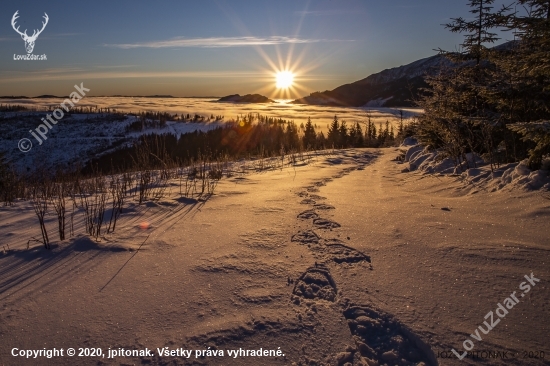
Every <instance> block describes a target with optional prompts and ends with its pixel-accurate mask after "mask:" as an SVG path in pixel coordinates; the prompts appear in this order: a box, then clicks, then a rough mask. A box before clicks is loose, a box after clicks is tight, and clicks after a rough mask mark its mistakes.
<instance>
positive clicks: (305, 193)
mask: <svg viewBox="0 0 550 366" xmlns="http://www.w3.org/2000/svg"><path fill="white" fill-rule="evenodd" d="M296 195H298V197H307V196H308V193H307V192H304V191H301V192H298V193H296Z"/></svg>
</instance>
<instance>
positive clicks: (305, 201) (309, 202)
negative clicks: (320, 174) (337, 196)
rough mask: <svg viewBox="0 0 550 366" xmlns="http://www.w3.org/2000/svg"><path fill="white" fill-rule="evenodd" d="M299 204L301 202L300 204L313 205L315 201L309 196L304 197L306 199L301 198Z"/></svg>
mask: <svg viewBox="0 0 550 366" xmlns="http://www.w3.org/2000/svg"><path fill="white" fill-rule="evenodd" d="M300 204H302V205H314V204H315V201H314V200H312V199H311V198H306V199H304V200H302V201H301V202H300Z"/></svg>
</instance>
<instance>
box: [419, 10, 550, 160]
mask: <svg viewBox="0 0 550 366" xmlns="http://www.w3.org/2000/svg"><path fill="white" fill-rule="evenodd" d="M493 3H494V0H471V1H469V2H468V5H469V7H470V8H471V10H470V13H472V19H471V20H469V19H464V18H462V17H459V18H454V19H452V20H451V22H450V23H449V24H447V25H446V28H447V29H449V30H450V31H451V32H457V33H464V34H465V37H464V42H463V44H462V47H463V50H462V51H461V52H446V51H443V50H441V53H442V54H444V55H445V56H446V57H448V58H449V59H451V60H452V61H453V62H454V64H455V65H456V66H455V67H449V68H447V69H442V70H441V71H440V73H439V74H438V75H435V76H433V77H429V78H428V80H427V82H428V84H429V88H428V89H427V90H426V95H425V96H424V97H423V99H422V100H421V101H420V106H421V107H422V108H424V110H425V114H424V115H422V116H421V117H420V119H419V124H418V129H417V131H416V135H417V136H418V138H419V140H420V142H422V143H423V144H426V145H428V146H430V147H432V148H434V149H439V150H441V151H443V152H444V153H445V154H446V155H447V156H449V157H451V158H453V159H454V160H455V161H456V164H457V165H459V166H462V167H463V168H469V167H471V166H472V161H471V160H469V159H468V158H467V157H468V156H471V153H475V154H477V155H480V156H482V157H483V158H484V160H485V161H487V162H489V163H490V164H491V167H498V166H499V165H500V164H503V163H509V162H516V161H519V160H523V159H525V158H529V166H530V168H531V169H539V168H540V167H541V164H542V162H543V160H544V159H545V158H546V157H547V156H548V155H549V154H550V122H549V121H550V83H549V81H550V1H548V0H518V1H516V2H515V3H514V4H512V5H510V6H503V7H502V8H500V9H498V10H496V9H495V8H494V6H493ZM516 9H517V10H516ZM497 30H501V31H502V30H504V31H509V33H508V34H510V35H513V37H514V41H511V42H508V43H506V44H504V45H501V46H498V47H493V48H489V47H487V45H491V44H493V43H494V42H496V41H497V40H499V38H498V37H497V33H496V31H497ZM474 160H475V159H474Z"/></svg>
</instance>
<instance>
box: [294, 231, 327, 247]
mask: <svg viewBox="0 0 550 366" xmlns="http://www.w3.org/2000/svg"><path fill="white" fill-rule="evenodd" d="M320 239H321V238H320V237H319V235H317V234H315V232H314V231H313V230H304V231H299V232H298V233H297V234H294V235H292V239H291V241H294V242H299V243H302V244H311V243H315V244H318V243H319V240H320Z"/></svg>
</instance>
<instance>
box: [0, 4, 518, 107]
mask: <svg viewBox="0 0 550 366" xmlns="http://www.w3.org/2000/svg"><path fill="white" fill-rule="evenodd" d="M2 3H3V7H2V10H3V11H2V14H1V15H0V50H1V51H0V95H27V96H35V95H40V94H56V95H67V94H69V93H70V92H71V89H72V87H73V85H74V84H75V83H78V84H80V83H81V82H84V85H85V86H86V87H88V88H90V89H91V92H90V94H89V95H95V96H98V95H116V94H122V95H152V94H171V95H174V96H221V95H227V94H233V93H240V94H245V93H261V94H264V95H268V96H270V97H282V96H283V95H280V93H279V92H278V91H277V90H276V89H275V87H274V85H275V81H274V76H273V74H274V72H276V70H277V69H286V68H290V69H291V70H293V71H294V73H295V74H296V87H295V89H294V91H293V95H284V96H287V97H298V96H302V95H307V94H309V93H310V92H313V91H323V90H326V89H333V88H335V87H337V86H339V85H341V84H344V83H350V82H353V81H356V80H359V79H362V78H364V77H366V76H368V75H370V74H372V73H375V72H378V71H381V70H383V69H386V68H391V67H396V66H400V65H404V64H407V63H410V62H412V61H415V60H417V59H420V58H423V57H427V56H431V55H433V54H434V53H435V52H434V51H433V50H434V49H436V48H438V47H441V48H443V49H448V50H453V49H456V47H458V45H459V44H460V42H461V39H462V37H461V36H460V35H456V34H452V33H450V32H448V31H447V30H445V29H444V27H443V26H442V25H441V24H442V23H445V22H448V21H449V18H451V17H458V16H464V17H468V16H469V14H468V8H467V6H466V1H461V0H384V1H382V0H318V1H315V0H310V1H305V0H289V1H287V0H278V1H263V0H250V1H248V0H247V1H244V0H243V1H229V0H225V1H222V0H217V1H210V0H201V1H183V0H182V1H154V2H153V1H143V0H134V1H130V0H124V1H117V0H111V1H103V0H100V1H86V2H81V1H61V0H58V1H51V0H49V1H43V0H42V1H38V0H30V1H29V0H26V1H5V0H4V1H3V2H2ZM17 10H18V11H19V16H20V17H19V18H18V19H17V25H18V26H20V30H21V31H23V30H24V29H28V31H27V33H28V34H29V35H30V34H32V30H33V29H37V28H40V27H41V26H42V23H41V22H42V21H43V20H44V19H43V18H42V16H43V15H44V13H47V14H48V16H49V23H48V24H47V26H46V28H45V29H44V31H43V32H42V33H41V34H40V35H39V37H38V39H37V40H36V45H35V48H34V51H33V54H35V55H41V54H46V55H47V60H46V61H22V60H14V55H25V54H26V51H25V47H24V42H23V40H22V39H21V37H20V36H19V35H18V34H17V33H16V32H15V31H14V30H13V29H12V26H11V19H12V16H13V14H14V13H15V11H17ZM507 36H508V37H510V35H509V34H508V35H507Z"/></svg>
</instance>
